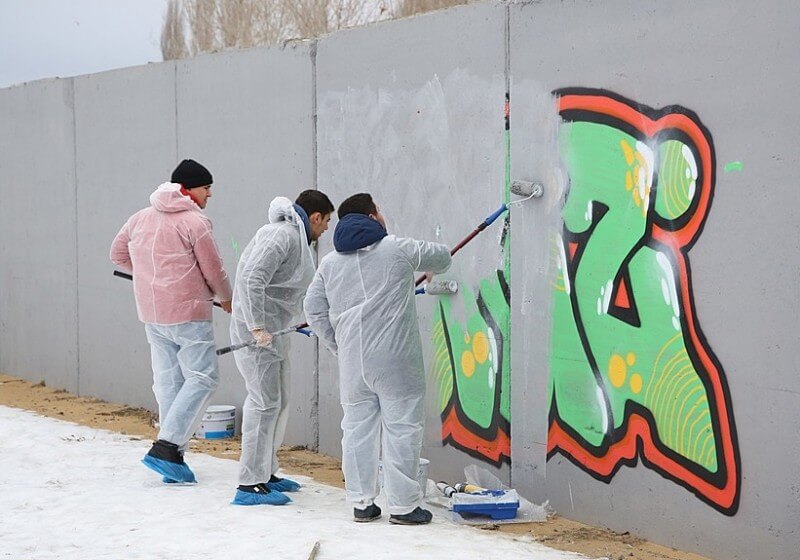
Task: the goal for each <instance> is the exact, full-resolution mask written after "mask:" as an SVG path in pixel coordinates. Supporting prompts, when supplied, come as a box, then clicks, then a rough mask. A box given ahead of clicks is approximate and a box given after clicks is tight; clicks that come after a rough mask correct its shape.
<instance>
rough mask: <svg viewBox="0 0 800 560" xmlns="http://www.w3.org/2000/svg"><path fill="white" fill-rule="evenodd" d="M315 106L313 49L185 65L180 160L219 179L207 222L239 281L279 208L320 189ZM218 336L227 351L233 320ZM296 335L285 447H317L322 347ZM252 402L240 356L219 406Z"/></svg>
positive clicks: (218, 321)
mask: <svg viewBox="0 0 800 560" xmlns="http://www.w3.org/2000/svg"><path fill="white" fill-rule="evenodd" d="M312 100H313V88H312V70H311V47H310V45H299V46H294V47H289V48H286V49H277V48H276V49H251V50H247V51H239V52H230V53H222V54H218V55H211V56H201V57H198V58H195V59H191V60H186V61H181V62H179V63H178V65H177V131H178V133H177V145H178V159H181V158H185V157H190V158H193V159H196V160H198V161H200V162H202V163H203V164H204V165H206V166H207V167H208V168H209V169H210V170H211V173H212V174H213V176H214V188H213V190H212V193H213V196H212V198H211V200H210V201H209V204H208V208H207V213H208V215H209V217H210V218H211V219H212V220H213V222H214V237H215V239H216V240H217V245H218V246H219V248H220V252H221V253H222V256H223V258H224V260H225V267H226V270H227V271H228V275H229V276H230V277H231V280H232V281H233V278H234V276H235V273H236V265H237V263H238V260H239V255H240V254H241V252H242V251H243V250H244V248H245V246H246V245H247V243H248V242H249V241H250V239H251V238H252V237H253V235H254V234H255V233H256V231H257V230H258V229H259V228H260V227H261V226H263V225H264V224H265V223H267V211H268V209H269V203H270V201H271V200H272V199H273V198H275V197H276V196H285V197H287V198H289V199H291V200H294V199H295V198H296V197H297V195H298V194H299V193H300V192H301V191H303V190H305V189H308V188H313V187H314V173H313V169H314V167H313V159H314V156H313V138H314V134H313V128H312V127H313V121H312ZM301 319H302V318H299V320H298V322H301ZM287 326H288V325H287ZM215 327H216V338H217V344H218V346H227V345H228V344H229V341H230V335H229V332H228V327H229V319H228V316H227V315H225V314H224V313H222V312H217V313H215ZM288 336H290V337H291V341H292V350H291V353H290V362H291V380H292V382H291V390H290V392H291V395H292V397H291V414H290V417H289V424H288V426H287V432H286V442H287V443H288V444H295V445H311V446H313V445H315V442H316V423H317V419H316V417H315V415H316V406H315V402H316V398H317V397H316V381H315V368H316V359H315V354H314V352H315V350H314V349H315V341H314V340H312V339H308V338H306V337H304V336H302V335H297V334H293V335H288ZM245 394H246V393H245V389H244V381H243V380H242V377H241V375H240V374H239V371H238V370H237V369H236V364H235V363H234V360H233V356H232V355H227V356H222V357H220V387H219V389H218V390H217V392H216V393H215V395H214V397H213V402H215V403H220V404H233V405H236V407H237V409H238V410H239V413H240V414H241V406H242V404H243V402H244V397H245ZM240 419H241V418H240Z"/></svg>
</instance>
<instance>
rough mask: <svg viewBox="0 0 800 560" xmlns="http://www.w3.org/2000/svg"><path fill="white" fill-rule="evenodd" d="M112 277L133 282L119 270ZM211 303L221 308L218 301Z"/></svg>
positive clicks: (126, 274)
mask: <svg viewBox="0 0 800 560" xmlns="http://www.w3.org/2000/svg"><path fill="white" fill-rule="evenodd" d="M114 276H118V277H119V278H125V279H126V280H133V276H131V275H130V274H128V273H127V272H122V271H120V270H115V271H114ZM213 303H214V305H216V306H217V307H219V308H221V307H222V305H220V303H219V302H218V301H215V302H213Z"/></svg>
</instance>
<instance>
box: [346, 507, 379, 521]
mask: <svg viewBox="0 0 800 560" xmlns="http://www.w3.org/2000/svg"><path fill="white" fill-rule="evenodd" d="M380 516H381V508H379V507H378V506H377V505H375V504H370V505H368V506H367V507H366V508H364V509H358V508H353V518H354V521H355V522H356V523H366V522H368V521H375V520H376V519H379V518H380Z"/></svg>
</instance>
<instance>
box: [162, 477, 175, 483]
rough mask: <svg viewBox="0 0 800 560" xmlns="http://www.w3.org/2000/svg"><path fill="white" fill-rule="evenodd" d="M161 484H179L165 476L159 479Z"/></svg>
mask: <svg viewBox="0 0 800 560" xmlns="http://www.w3.org/2000/svg"><path fill="white" fill-rule="evenodd" d="M161 482H163V483H164V484H179V483H178V481H177V480H172V479H171V478H169V477H166V476H165V477H164V478H162V479H161Z"/></svg>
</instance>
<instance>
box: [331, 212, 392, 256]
mask: <svg viewBox="0 0 800 560" xmlns="http://www.w3.org/2000/svg"><path fill="white" fill-rule="evenodd" d="M386 235H387V233H386V230H385V229H383V226H382V225H381V224H380V223H378V222H377V220H373V219H372V218H370V217H369V216H365V215H364V214H347V215H346V216H345V217H343V218H342V219H341V220H339V223H338V224H336V230H335V231H334V232H333V246H334V247H335V248H336V250H337V251H338V252H339V253H349V252H352V251H357V250H359V249H363V248H364V247H369V246H370V245H372V244H373V243H375V242H376V241H380V240H381V239H383V238H384V237H386Z"/></svg>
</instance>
